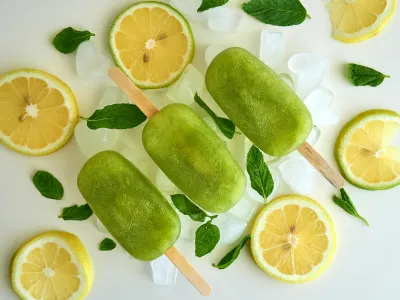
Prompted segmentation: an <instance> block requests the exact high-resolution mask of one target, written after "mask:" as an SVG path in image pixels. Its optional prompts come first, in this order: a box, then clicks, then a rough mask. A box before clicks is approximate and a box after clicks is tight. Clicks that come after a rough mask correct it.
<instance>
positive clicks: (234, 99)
mask: <svg viewBox="0 0 400 300" xmlns="http://www.w3.org/2000/svg"><path fill="white" fill-rule="evenodd" d="M206 86H207V89H208V91H209V92H210V94H211V96H212V97H213V98H214V100H215V101H216V102H217V104H218V105H219V106H220V107H221V109H222V110H223V111H224V112H225V113H226V115H227V116H228V117H229V118H230V119H231V120H232V121H233V122H234V123H235V124H236V126H237V127H238V128H239V129H240V130H241V131H242V132H243V133H244V134H245V135H246V136H247V138H249V139H250V140H251V141H252V142H253V143H254V144H255V145H256V146H257V147H259V148H260V149H261V150H262V151H264V152H265V153H266V154H269V155H272V156H284V155H287V154H289V153H291V152H292V151H294V150H296V149H298V150H299V151H300V153H301V154H303V155H304V156H305V158H307V159H308V160H309V161H310V162H311V163H312V164H313V165H314V167H316V168H317V169H318V170H319V171H320V172H321V173H322V174H323V175H324V176H325V177H326V178H327V179H328V180H329V181H330V182H331V183H332V185H334V186H335V187H336V188H342V187H343V186H344V179H343V178H342V176H341V175H340V174H339V173H338V172H337V171H335V170H334V169H333V168H332V167H330V166H329V165H328V163H326V161H325V160H324V159H323V158H322V157H321V156H320V155H319V154H318V153H317V152H316V151H315V150H314V149H313V148H312V147H311V146H310V145H309V144H307V143H306V142H305V140H306V138H307V137H308V135H309V133H310V131H311V129H312V118H311V114H310V112H309V111H308V109H307V107H306V106H305V105H304V103H303V102H302V101H301V100H300V99H299V97H298V96H297V95H296V93H295V92H294V91H293V90H292V89H291V88H290V87H289V86H288V85H287V84H286V83H285V82H284V81H283V80H282V79H281V78H280V77H279V75H277V74H276V73H275V72H274V71H273V70H271V69H270V68H269V67H268V66H267V65H265V64H264V63H263V62H262V61H261V60H259V59H258V58H257V57H255V56H254V55H252V54H251V53H250V52H248V51H247V50H245V49H242V48H229V49H227V50H224V51H222V52H221V53H220V54H219V55H217V56H216V57H215V58H214V60H213V61H212V62H211V64H210V66H209V67H208V70H207V73H206Z"/></svg>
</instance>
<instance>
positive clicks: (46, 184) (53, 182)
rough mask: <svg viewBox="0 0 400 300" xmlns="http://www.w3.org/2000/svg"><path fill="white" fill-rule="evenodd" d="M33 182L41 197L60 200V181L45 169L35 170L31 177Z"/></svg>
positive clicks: (61, 191)
mask: <svg viewBox="0 0 400 300" xmlns="http://www.w3.org/2000/svg"><path fill="white" fill-rule="evenodd" d="M32 181H33V184H34V185H35V187H36V188H37V189H38V191H39V192H40V193H41V194H42V196H43V197H46V198H49V199H53V200H61V199H62V198H63V196H64V188H63V186H62V184H61V182H60V181H58V179H57V178H55V177H54V176H53V175H52V174H50V173H49V172H47V171H37V172H36V173H35V175H34V176H33V178H32Z"/></svg>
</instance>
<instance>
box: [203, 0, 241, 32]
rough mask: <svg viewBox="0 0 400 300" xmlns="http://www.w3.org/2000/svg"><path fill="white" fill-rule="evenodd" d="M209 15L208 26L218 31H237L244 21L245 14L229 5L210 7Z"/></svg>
mask: <svg viewBox="0 0 400 300" xmlns="http://www.w3.org/2000/svg"><path fill="white" fill-rule="evenodd" d="M208 15H209V17H208V27H210V29H212V30H214V31H218V32H224V33H235V32H237V31H238V30H239V27H240V24H241V23H242V21H243V14H242V13H241V12H240V11H239V10H234V9H231V8H229V7H222V6H220V7H216V8H213V9H210V11H209V14H208Z"/></svg>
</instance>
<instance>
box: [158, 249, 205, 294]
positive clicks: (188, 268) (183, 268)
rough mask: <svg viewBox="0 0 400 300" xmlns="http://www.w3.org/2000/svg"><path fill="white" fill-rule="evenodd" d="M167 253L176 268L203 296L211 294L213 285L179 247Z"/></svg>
mask: <svg viewBox="0 0 400 300" xmlns="http://www.w3.org/2000/svg"><path fill="white" fill-rule="evenodd" d="M165 255H166V256H167V257H168V258H169V260H170V261H171V262H172V263H173V264H174V265H175V266H176V268H177V269H178V270H179V271H180V272H181V273H182V274H183V276H185V277H186V279H187V280H189V282H190V283H191V284H192V285H193V286H194V287H195V288H196V289H197V290H198V291H199V293H200V294H201V295H203V296H208V295H210V294H211V286H210V285H209V284H208V283H207V282H206V281H205V280H204V278H203V277H201V275H200V274H199V273H198V272H197V271H196V270H195V269H194V268H193V267H192V265H191V264H190V263H189V262H188V261H187V260H186V258H185V257H184V256H183V255H182V253H180V252H179V250H178V249H176V248H175V247H172V248H171V249H169V250H168V251H167V252H166V253H165Z"/></svg>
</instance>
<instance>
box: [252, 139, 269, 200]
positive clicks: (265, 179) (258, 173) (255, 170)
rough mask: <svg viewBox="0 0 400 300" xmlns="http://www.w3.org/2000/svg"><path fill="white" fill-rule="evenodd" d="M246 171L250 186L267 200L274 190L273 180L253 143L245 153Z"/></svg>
mask: <svg viewBox="0 0 400 300" xmlns="http://www.w3.org/2000/svg"><path fill="white" fill-rule="evenodd" d="M247 173H249V176H250V181H251V187H252V188H253V189H254V190H256V191H257V192H258V193H259V194H260V195H261V196H262V197H264V201H265V202H267V199H268V197H269V195H271V193H272V191H273V190H274V180H273V179H272V175H271V172H270V171H269V169H268V166H267V165H266V163H265V162H264V157H263V155H262V153H261V151H260V150H259V149H258V148H257V147H256V146H255V145H253V146H251V148H250V150H249V153H248V154H247Z"/></svg>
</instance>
